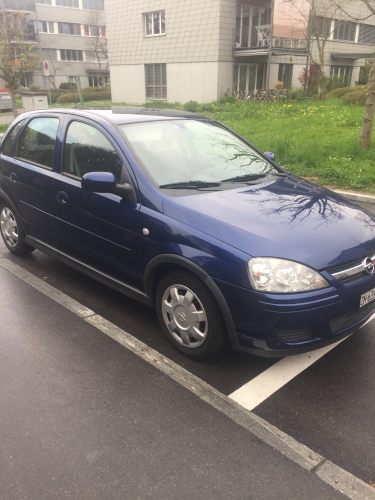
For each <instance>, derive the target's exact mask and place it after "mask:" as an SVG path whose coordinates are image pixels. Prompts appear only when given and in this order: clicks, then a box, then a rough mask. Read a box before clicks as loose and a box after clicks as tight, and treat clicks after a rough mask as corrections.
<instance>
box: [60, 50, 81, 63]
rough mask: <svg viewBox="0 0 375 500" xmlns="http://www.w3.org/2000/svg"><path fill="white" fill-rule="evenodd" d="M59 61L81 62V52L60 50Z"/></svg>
mask: <svg viewBox="0 0 375 500" xmlns="http://www.w3.org/2000/svg"><path fill="white" fill-rule="evenodd" d="M60 59H61V60H62V61H83V51H82V50H67V49H61V50H60Z"/></svg>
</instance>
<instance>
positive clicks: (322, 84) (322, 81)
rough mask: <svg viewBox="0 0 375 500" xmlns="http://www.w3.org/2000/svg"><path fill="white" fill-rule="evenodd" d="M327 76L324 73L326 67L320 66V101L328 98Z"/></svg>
mask: <svg viewBox="0 0 375 500" xmlns="http://www.w3.org/2000/svg"><path fill="white" fill-rule="evenodd" d="M326 86H327V83H326V75H325V73H324V66H323V68H322V67H321V66H319V74H318V99H325V98H326Z"/></svg>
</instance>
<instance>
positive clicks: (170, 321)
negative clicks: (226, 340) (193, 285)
mask: <svg viewBox="0 0 375 500" xmlns="http://www.w3.org/2000/svg"><path fill="white" fill-rule="evenodd" d="M162 313H163V319H164V322H165V324H166V326H167V328H168V330H169V331H170V333H171V335H172V337H173V338H174V339H175V340H177V342H179V343H180V344H182V345H184V346H185V347H189V348H191V349H195V348H196V347H199V346H201V345H202V344H203V342H204V341H205V340H206V337H207V332H208V320H207V315H206V311H205V310H204V307H203V305H202V303H201V301H200V300H199V299H198V297H197V296H196V295H195V294H194V293H193V292H192V291H191V290H190V289H189V288H187V287H186V286H183V285H172V286H171V287H169V288H168V289H167V290H166V291H165V293H164V295H163V300H162Z"/></svg>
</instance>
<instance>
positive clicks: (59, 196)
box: [56, 191, 69, 205]
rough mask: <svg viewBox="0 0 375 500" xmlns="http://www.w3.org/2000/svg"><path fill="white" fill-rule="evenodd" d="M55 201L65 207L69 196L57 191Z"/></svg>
mask: <svg viewBox="0 0 375 500" xmlns="http://www.w3.org/2000/svg"><path fill="white" fill-rule="evenodd" d="M56 199H57V201H58V202H59V203H60V205H66V204H67V203H68V199H69V196H68V195H67V194H66V193H64V191H59V192H58V193H57V195H56Z"/></svg>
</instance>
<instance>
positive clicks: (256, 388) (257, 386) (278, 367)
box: [229, 314, 375, 410]
mask: <svg viewBox="0 0 375 500" xmlns="http://www.w3.org/2000/svg"><path fill="white" fill-rule="evenodd" d="M374 318H375V314H373V315H372V316H371V317H370V318H369V319H368V320H367V321H366V323H364V324H363V325H362V327H361V328H363V327H364V326H365V325H367V323H369V322H370V321H372V320H373V319H374ZM346 338H347V337H346ZM343 340H345V339H342V340H339V341H338V342H336V343H335V344H331V345H329V346H327V347H322V348H321V349H317V350H316V351H311V352H307V353H304V354H298V355H297V356H289V357H287V358H284V359H282V360H281V361H279V362H278V363H276V364H274V365H273V366H271V368H268V369H267V370H265V371H264V372H262V373H261V374H260V375H258V376H257V377H255V378H253V379H252V380H250V382H248V383H247V384H245V385H243V386H242V387H240V388H239V389H237V390H236V391H234V392H232V394H230V395H229V397H230V398H231V399H233V401H236V402H237V403H239V404H240V405H241V406H243V407H244V408H246V409H247V410H253V409H254V408H256V407H257V406H258V405H260V404H261V403H263V401H265V400H266V399H268V398H269V397H270V396H272V394H274V393H275V392H276V391H278V390H279V389H281V387H283V386H284V385H285V384H287V383H288V382H290V381H291V380H292V379H293V378H294V377H296V376H297V375H299V374H300V373H301V372H303V371H304V370H306V368H308V367H309V366H311V365H312V364H313V363H315V361H318V359H320V358H321V357H322V356H324V355H325V354H327V352H329V351H331V350H332V349H334V348H335V347H336V346H337V345H339V344H340V343H341V342H343Z"/></svg>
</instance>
